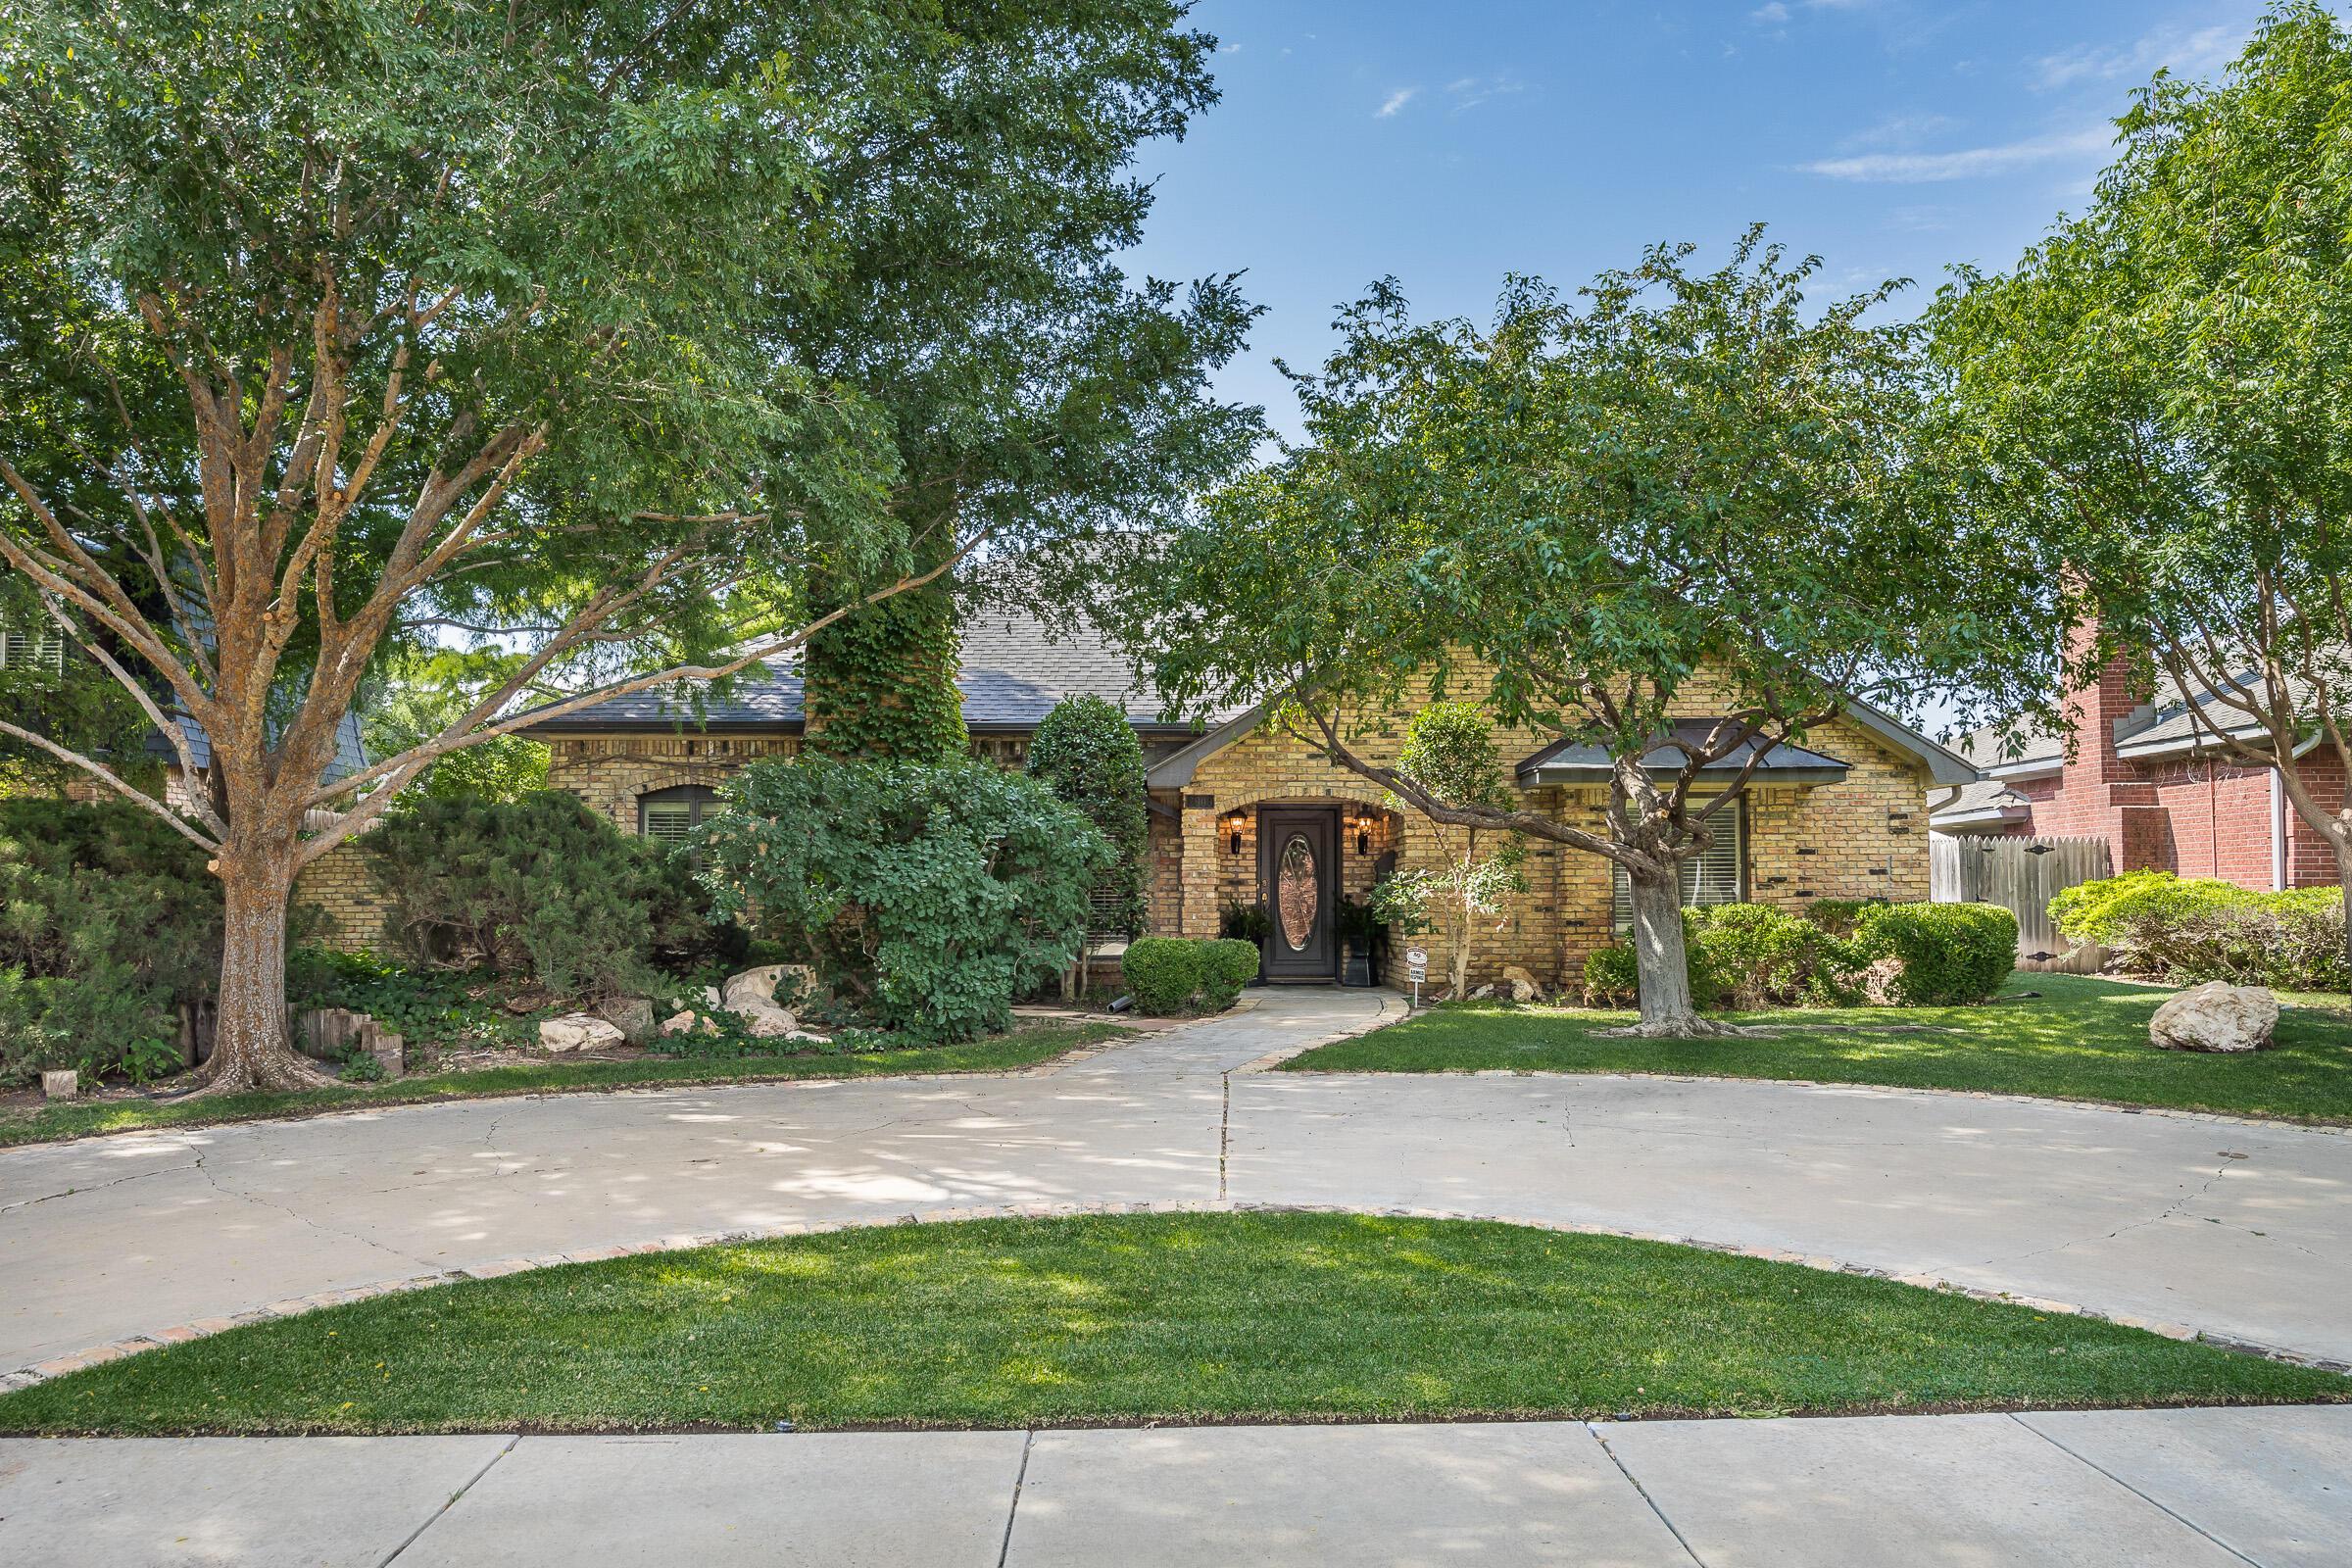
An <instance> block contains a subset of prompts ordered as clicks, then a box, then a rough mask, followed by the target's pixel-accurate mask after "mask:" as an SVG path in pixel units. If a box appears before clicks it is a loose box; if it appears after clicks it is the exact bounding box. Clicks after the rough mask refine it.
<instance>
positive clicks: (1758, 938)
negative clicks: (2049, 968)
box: [1683, 904, 2006, 1008]
mask: <svg viewBox="0 0 2352 1568" xmlns="http://www.w3.org/2000/svg"><path fill="white" fill-rule="evenodd" d="M1683 926H1684V932H1685V936H1686V940H1687V943H1688V946H1689V948H1690V950H1691V971H1692V985H1691V994H1692V995H1693V996H1694V997H1697V996H1705V997H1709V998H1711V999H1712V1000H1714V1001H1717V1002H1720V1003H1721V1004H1723V1005H1726V1006H1732V1007H1744V1008H1753V1007H1771V1006H1798V1005H1814V1006H1839V1005H1845V1004H1848V1003H1851V1002H1853V1001H1854V1000H1855V999H1856V997H1857V995H1858V987H1857V976H1858V975H1859V974H1860V972H1861V971H1862V969H1863V968H1865V967H1866V966H1867V965H1868V964H1869V962H1870V956H1869V955H1868V954H1867V953H1866V952H1864V951H1863V947H1862V945H1861V944H1859V943H1857V942H1854V941H1851V940H1848V939H1847V938H1844V937H1839V936H1835V935H1833V934H1831V933H1830V932H1829V931H1827V930H1824V929H1823V928H1822V927H1821V926H1819V925H1816V924H1815V923H1813V922H1812V921H1811V920H1805V919H1799V918H1798V917H1797V916H1795V915H1793V914H1789V913H1788V912H1787V911H1785V910H1782V909H1776V908H1774V907H1771V906H1770V905H1766V904H1718V905H1713V906H1710V907H1705V908H1697V909H1687V910H1685V911H1684V916H1683ZM2004 972H2006V971H2004Z"/></svg>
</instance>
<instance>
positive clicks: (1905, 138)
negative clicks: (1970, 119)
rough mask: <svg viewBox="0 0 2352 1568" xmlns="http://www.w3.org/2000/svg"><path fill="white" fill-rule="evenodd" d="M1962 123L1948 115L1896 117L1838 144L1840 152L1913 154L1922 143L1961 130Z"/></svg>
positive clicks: (1861, 131)
mask: <svg viewBox="0 0 2352 1568" xmlns="http://www.w3.org/2000/svg"><path fill="white" fill-rule="evenodd" d="M1959 128H1960V122H1959V121H1957V120H1954V119H1953V118H1952V117H1951V116H1949V115H1896V116H1893V117H1892V118H1890V119H1887V120H1882V121H1880V122H1879V123H1877V124H1875V125H1872V126H1870V127H1869V128H1868V129H1866V130H1857V131H1855V132H1854V133H1853V134H1852V135H1851V136H1848V137H1846V138H1845V139H1844V140H1843V141H1840V142H1839V143H1838V151H1839V152H1841V153H1872V152H1911V151H1914V150H1916V149H1917V148H1918V146H1919V144H1920V143H1921V142H1924V141H1926V140H1928V139H1929V138H1930V137H1932V136H1939V135H1941V134H1943V133H1944V132H1945V131H1949V130H1958V129H1959Z"/></svg>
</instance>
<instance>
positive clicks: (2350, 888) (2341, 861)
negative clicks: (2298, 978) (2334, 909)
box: [2335, 843, 2352, 970]
mask: <svg viewBox="0 0 2352 1568" xmlns="http://www.w3.org/2000/svg"><path fill="white" fill-rule="evenodd" d="M2335 885H2336V886H2337V887H2339V888H2341V889H2342V890H2343V898H2344V909H2343V914H2344V967H2345V968H2346V969H2347V970H2352V843H2345V844H2340V845H2337V846H2336V847H2335Z"/></svg>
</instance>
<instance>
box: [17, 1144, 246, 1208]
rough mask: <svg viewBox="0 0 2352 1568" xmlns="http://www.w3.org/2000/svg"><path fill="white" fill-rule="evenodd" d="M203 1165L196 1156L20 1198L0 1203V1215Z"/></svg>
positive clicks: (200, 1156)
mask: <svg viewBox="0 0 2352 1568" xmlns="http://www.w3.org/2000/svg"><path fill="white" fill-rule="evenodd" d="M203 1164H204V1156H203V1155H202V1154H198V1155H197V1156H196V1157H195V1158H194V1159H193V1160H191V1161H190V1162H189V1163H187V1164H185V1165H151V1166H149V1167H148V1168H147V1169H145V1170H134V1171H132V1172H131V1173H130V1174H129V1175H127V1176H117V1177H116V1178H114V1180H112V1181H104V1182H93V1183H92V1184H90V1185H89V1186H87V1187H69V1188H67V1189H66V1190H65V1191H63V1192H58V1193H43V1194H42V1195H41V1196H40V1197H38V1198H20V1199H19V1200H17V1201H15V1202H13V1203H0V1214H13V1213H15V1212H16V1211H17V1210H18V1209H21V1208H30V1207H32V1206H33V1205H34V1204H35V1203H52V1202H55V1201H57V1200H59V1199H61V1198H76V1197H80V1196H82V1195H85V1194H88V1193H103V1192H105V1191H106V1190H107V1189H108V1188H110V1187H122V1186H124V1185H126V1184H127V1183H130V1182H143V1181H145V1180H146V1179H147V1178H148V1177H150V1176H168V1175H170V1174H171V1173H172V1172H173V1171H177V1170H198V1169H201V1168H202V1167H203Z"/></svg>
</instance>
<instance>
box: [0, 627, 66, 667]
mask: <svg viewBox="0 0 2352 1568" xmlns="http://www.w3.org/2000/svg"><path fill="white" fill-rule="evenodd" d="M65 667H66V640H65V638H64V637H62V636H60V635H59V634H58V633H56V632H53V631H49V632H41V633H39V634H37V635H35V636H30V637H27V636H26V635H25V633H23V632H21V631H11V632H4V633H0V668H5V669H46V670H49V671H51V672H52V673H58V672H62V671H63V670H64V669H65Z"/></svg>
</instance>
